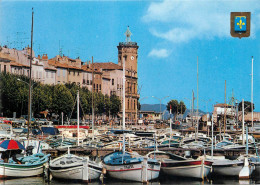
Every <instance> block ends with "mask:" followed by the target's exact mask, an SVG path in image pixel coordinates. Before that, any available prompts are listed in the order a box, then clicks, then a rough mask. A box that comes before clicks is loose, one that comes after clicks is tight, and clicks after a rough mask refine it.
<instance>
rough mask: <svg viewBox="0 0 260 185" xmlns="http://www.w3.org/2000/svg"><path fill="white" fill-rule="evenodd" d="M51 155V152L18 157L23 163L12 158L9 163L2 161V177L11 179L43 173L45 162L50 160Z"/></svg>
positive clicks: (0, 173) (0, 165) (0, 175)
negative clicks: (18, 162)
mask: <svg viewBox="0 0 260 185" xmlns="http://www.w3.org/2000/svg"><path fill="white" fill-rule="evenodd" d="M49 156H50V155H49V154H48V155H45V154H42V153H37V154H34V155H31V156H26V157H21V158H18V160H19V161H20V162H21V163H22V164H17V163H16V162H14V161H13V160H12V159H10V160H9V162H8V163H3V162H1V163H0V178H1V179H11V178H21V177H32V176H38V175H42V174H43V172H44V166H45V163H46V162H47V161H48V159H49Z"/></svg>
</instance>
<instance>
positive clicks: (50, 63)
mask: <svg viewBox="0 0 260 185" xmlns="http://www.w3.org/2000/svg"><path fill="white" fill-rule="evenodd" d="M48 64H49V65H52V66H55V67H60V68H66V69H76V70H82V69H81V68H79V67H75V66H70V65H68V64H62V63H60V62H57V61H55V60H52V59H51V60H48Z"/></svg>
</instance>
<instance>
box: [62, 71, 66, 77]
mask: <svg viewBox="0 0 260 185" xmlns="http://www.w3.org/2000/svg"><path fill="white" fill-rule="evenodd" d="M65 76H66V69H63V77H65Z"/></svg>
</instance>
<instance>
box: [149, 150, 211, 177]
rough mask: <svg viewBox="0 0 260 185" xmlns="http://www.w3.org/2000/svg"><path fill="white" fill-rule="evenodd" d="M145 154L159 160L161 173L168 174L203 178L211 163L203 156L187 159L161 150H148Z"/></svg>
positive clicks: (207, 172)
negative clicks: (196, 158)
mask: <svg viewBox="0 0 260 185" xmlns="http://www.w3.org/2000/svg"><path fill="white" fill-rule="evenodd" d="M147 156H148V157H151V158H156V159H158V160H160V161H161V171H162V173H164V174H166V175H169V176H181V177H189V178H198V179H204V178H205V177H206V176H207V175H208V174H209V172H210V170H211V165H212V162H211V161H208V160H205V159H204V158H202V159H198V160H194V159H187V158H184V157H181V156H178V155H175V154H170V153H167V152H163V151H154V152H150V153H149V154H147Z"/></svg>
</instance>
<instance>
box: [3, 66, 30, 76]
mask: <svg viewBox="0 0 260 185" xmlns="http://www.w3.org/2000/svg"><path fill="white" fill-rule="evenodd" d="M4 73H6V65H4ZM28 76H29V75H28Z"/></svg>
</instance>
